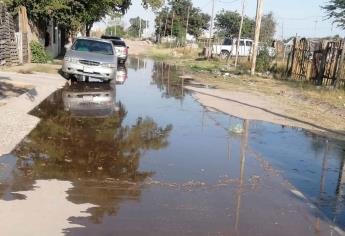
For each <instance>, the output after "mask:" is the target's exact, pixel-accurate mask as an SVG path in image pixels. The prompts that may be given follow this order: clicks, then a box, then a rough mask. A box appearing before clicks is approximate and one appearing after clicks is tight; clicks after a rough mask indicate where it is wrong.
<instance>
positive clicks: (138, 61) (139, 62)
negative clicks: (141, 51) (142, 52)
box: [127, 57, 147, 71]
mask: <svg viewBox="0 0 345 236" xmlns="http://www.w3.org/2000/svg"><path fill="white" fill-rule="evenodd" d="M146 63H147V60H144V59H142V58H140V57H129V58H128V60H127V65H128V68H130V69H133V70H135V71H138V70H141V69H145V68H146Z"/></svg>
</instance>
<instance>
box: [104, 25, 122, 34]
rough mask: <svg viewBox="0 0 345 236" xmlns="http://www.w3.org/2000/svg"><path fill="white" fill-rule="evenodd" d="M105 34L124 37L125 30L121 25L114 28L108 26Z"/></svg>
mask: <svg viewBox="0 0 345 236" xmlns="http://www.w3.org/2000/svg"><path fill="white" fill-rule="evenodd" d="M105 33H106V34H107V35H113V34H114V35H116V36H118V37H124V36H125V35H126V33H127V32H126V31H125V28H124V27H123V26H122V25H117V26H116V27H115V26H109V27H107V28H106V30H105Z"/></svg>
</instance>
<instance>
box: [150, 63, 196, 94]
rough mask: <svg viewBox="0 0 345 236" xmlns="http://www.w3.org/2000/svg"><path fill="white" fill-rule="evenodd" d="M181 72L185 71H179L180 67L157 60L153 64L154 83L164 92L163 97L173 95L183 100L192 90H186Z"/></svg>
mask: <svg viewBox="0 0 345 236" xmlns="http://www.w3.org/2000/svg"><path fill="white" fill-rule="evenodd" d="M179 73H180V74H179ZM181 74H183V72H181V71H179V70H178V67H176V66H172V65H169V64H166V63H164V62H157V63H155V64H154V66H153V71H152V83H153V84H155V85H156V86H157V88H158V89H159V90H160V91H161V92H162V97H163V98H171V97H172V98H176V99H178V100H181V101H183V98H184V97H185V95H188V94H190V92H189V90H187V91H186V90H185V88H184V79H181V78H180V77H179V76H180V75H181Z"/></svg>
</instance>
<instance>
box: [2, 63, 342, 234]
mask: <svg viewBox="0 0 345 236" xmlns="http://www.w3.org/2000/svg"><path fill="white" fill-rule="evenodd" d="M129 64H130V65H129V67H128V74H129V76H130V79H128V80H126V84H125V86H117V87H116V90H115V88H113V87H112V86H113V85H112V84H110V85H106V84H83V83H79V84H75V85H70V86H67V87H66V88H64V89H63V90H61V91H58V92H57V93H55V94H53V95H52V96H51V97H49V98H48V99H47V100H46V101H45V102H43V103H42V104H41V105H40V107H38V108H37V109H36V110H35V111H34V112H33V114H34V115H36V116H39V117H40V118H41V119H42V121H41V122H40V124H39V125H38V126H37V128H36V129H35V130H34V131H33V132H32V133H31V134H30V135H29V136H28V137H27V138H26V139H25V140H24V142H23V143H22V144H21V145H20V146H18V148H17V149H16V150H15V152H14V153H13V154H14V155H15V156H17V159H16V158H15V157H11V158H9V159H11V160H12V162H11V161H10V162H8V166H10V167H13V166H14V167H13V171H12V172H6V173H5V174H3V173H2V172H1V170H2V169H1V166H2V164H0V181H1V182H2V183H5V184H0V195H1V199H3V200H6V201H8V202H7V204H11V203H13V202H15V200H20V199H26V201H27V200H28V199H31V198H30V197H31V196H32V193H34V192H35V191H36V189H35V187H39V186H43V188H45V187H47V189H49V184H51V183H48V182H47V181H55V180H56V182H54V183H55V184H58V185H59V184H62V186H63V189H60V190H61V191H62V192H63V194H62V196H63V197H64V198H66V199H64V200H66V201H68V202H69V203H72V205H68V206H71V207H75V205H77V206H80V208H77V210H78V211H83V213H85V214H86V215H85V214H81V215H79V214H77V213H74V212H73V211H72V212H69V213H68V214H69V215H70V217H69V218H68V221H69V222H70V223H72V224H74V225H78V226H80V225H82V226H85V227H86V228H73V229H71V227H74V226H68V225H67V226H65V227H66V229H65V231H64V233H65V234H67V235H83V236H85V235H140V234H142V235H186V234H188V235H266V236H275V235H286V236H290V235H329V233H330V231H331V229H330V227H329V225H328V224H326V223H325V218H323V217H319V214H316V213H319V212H316V210H315V212H314V211H310V209H309V208H308V207H306V206H305V205H307V204H304V203H301V202H300V199H298V200H296V199H295V197H294V196H291V194H289V193H290V192H289V190H290V189H287V188H285V187H282V185H281V182H280V181H282V178H281V177H280V176H276V175H273V177H272V178H271V177H270V174H271V172H270V170H272V169H273V168H271V166H270V165H268V164H267V163H266V162H262V161H263V160H265V161H267V160H268V161H269V163H271V164H272V165H273V166H274V167H275V168H277V169H279V170H283V171H284V172H283V175H284V176H285V177H286V178H287V179H289V180H290V181H291V182H292V183H293V184H294V185H295V186H296V187H297V188H298V189H299V190H300V191H301V192H302V193H304V194H305V195H306V196H308V197H309V198H310V199H311V200H312V201H313V202H314V203H315V205H316V206H317V207H318V208H319V209H321V210H322V211H323V213H324V214H325V215H326V216H327V217H328V219H330V220H332V221H334V222H335V223H336V224H338V225H340V226H344V225H345V224H344V222H343V221H342V220H341V217H343V216H344V215H345V213H344V209H343V208H342V203H343V202H344V195H343V188H344V185H343V184H344V175H343V172H344V168H343V166H344V161H343V160H344V159H343V156H344V152H343V151H342V149H341V144H338V143H337V142H335V141H331V140H330V141H329V142H326V141H325V140H324V139H323V138H320V137H317V136H313V135H311V134H310V133H307V132H304V131H301V130H296V129H291V128H288V127H281V126H277V125H272V124H267V123H263V122H256V121H251V122H250V123H249V121H243V120H241V119H238V118H235V117H231V116H228V115H224V114H220V113H217V112H212V111H210V110H209V109H207V108H205V107H202V106H200V104H198V103H197V102H196V101H195V100H194V99H193V97H192V96H190V94H189V92H188V91H185V90H184V89H183V80H181V79H180V78H179V76H180V75H182V74H184V73H183V71H181V70H180V69H179V68H176V67H173V66H168V65H166V64H164V63H161V62H153V61H150V60H141V59H138V58H134V59H133V60H132V59H130V60H129ZM135 70H138V71H137V72H136V71H135ZM106 94H108V96H107V95H106ZM103 98H104V99H103ZM101 100H102V102H100V101H101ZM103 103H105V104H110V103H111V104H112V106H111V107H110V106H109V107H107V106H105V105H104V104H103ZM181 104H183V109H181ZM100 106H101V107H102V109H104V107H106V108H107V109H106V110H107V112H104V113H102V116H100V115H94V114H98V112H97V110H98V109H99V108H100ZM80 110H82V112H80ZM105 114H106V115H105ZM170 124H172V125H173V126H172V125H170ZM172 127H174V129H173V128H172ZM258 156H260V157H261V158H258ZM258 159H260V161H258ZM261 159H262V160H261ZM13 160H15V161H13ZM273 173H275V172H273ZM3 176H4V177H3ZM267 176H269V177H267ZM52 179H53V180H52ZM42 181H43V182H42ZM275 181H277V182H275ZM24 190H25V191H26V192H23V191H24ZM60 190H59V191H60ZM16 191H20V192H16ZM13 192H16V193H13ZM39 193H41V194H42V192H39ZM54 193H55V192H54ZM50 199H51V200H50V201H53V202H54V201H56V199H54V198H50ZM26 201H22V202H24V203H25V202H26ZM0 202H1V200H0ZM296 202H297V203H296ZM3 204H6V203H3ZM35 204H36V205H37V204H38V203H35ZM61 204H62V203H61ZM81 204H91V205H81ZM25 213H27V212H25ZM314 213H315V214H314ZM0 214H1V213H0ZM16 214H19V213H16ZM42 215H45V213H42ZM65 217H67V216H65ZM317 217H319V219H318V220H317ZM11 219H15V215H14V216H13V217H12V218H11ZM0 222H1V220H0ZM315 222H316V223H315ZM315 224H316V227H315ZM0 226H1V224H0ZM315 229H316V230H315ZM314 230H315V232H314ZM0 232H1V231H0ZM333 235H337V234H335V233H334V234H333Z"/></svg>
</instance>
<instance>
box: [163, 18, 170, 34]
mask: <svg viewBox="0 0 345 236" xmlns="http://www.w3.org/2000/svg"><path fill="white" fill-rule="evenodd" d="M168 18H169V13H167V16H166V18H165V25H164V38H165V37H166V36H167V24H168Z"/></svg>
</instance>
